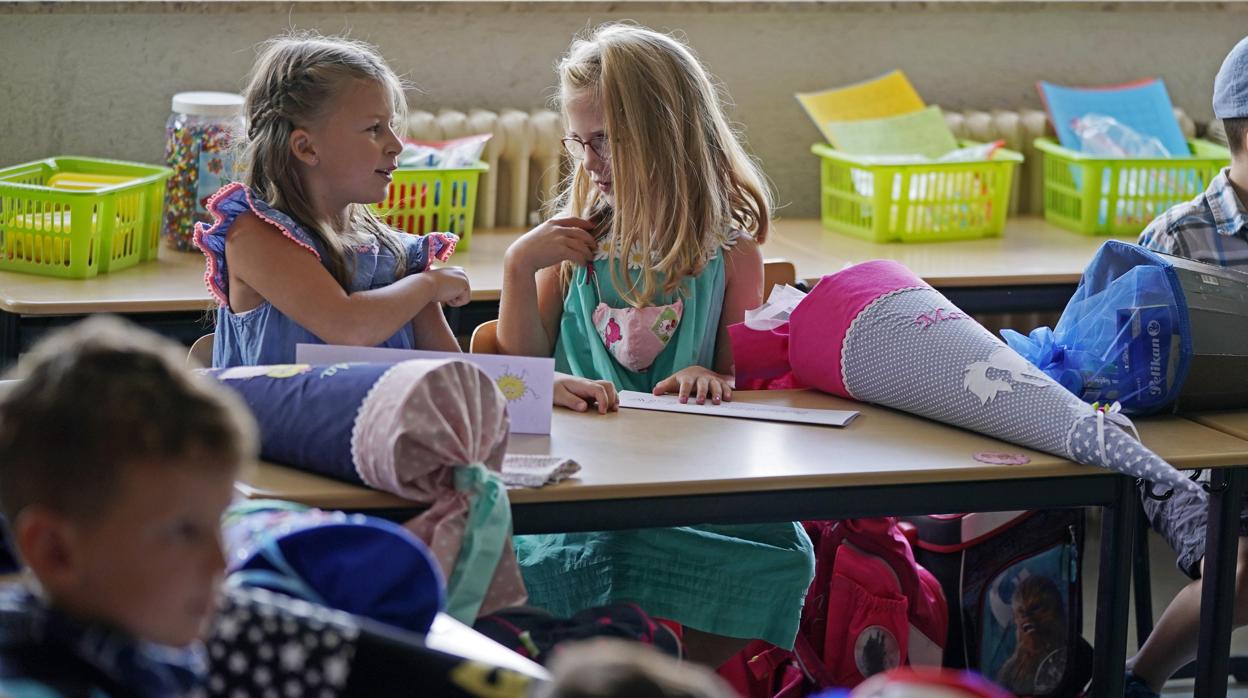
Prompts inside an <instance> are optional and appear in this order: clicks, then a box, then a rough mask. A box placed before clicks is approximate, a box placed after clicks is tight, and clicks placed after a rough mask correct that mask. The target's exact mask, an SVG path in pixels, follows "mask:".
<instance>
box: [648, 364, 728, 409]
mask: <svg viewBox="0 0 1248 698" xmlns="http://www.w3.org/2000/svg"><path fill="white" fill-rule="evenodd" d="M668 393H677V394H678V395H679V397H680V401H681V402H682V403H687V402H689V396H690V395H692V396H694V397H695V398H696V400H697V403H698V404H699V405H704V404H706V399H707V398H708V397H709V398H710V399H711V402H712V403H713V404H716V405H718V404H719V403H720V402H721V401H729V400H732V377H731V376H724V375H720V374H718V373H716V372H714V371H712V370H711V369H709V368H704V367H702V366H690V367H688V368H684V369H681V370H679V371H677V372H676V373H673V374H672V375H671V376H669V377H667V378H664V379H663V380H661V381H659V384H658V385H656V386H654V394H655V395H667V394H668Z"/></svg>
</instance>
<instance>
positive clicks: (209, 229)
mask: <svg viewBox="0 0 1248 698" xmlns="http://www.w3.org/2000/svg"><path fill="white" fill-rule="evenodd" d="M239 189H242V190H243V197H244V198H245V199H246V200H247V208H248V209H250V210H251V212H252V213H253V214H254V215H255V216H256V218H259V219H260V220H262V221H264V222H265V223H268V224H269V225H271V226H273V227H275V228H277V229H278V230H280V231H281V233H282V235H284V236H285V237H287V238H288V239H290V241H291V242H293V243H295V244H296V245H299V246H300V247H302V248H304V249H305V250H307V251H308V252H311V253H312V256H314V257H316V260H317V261H318V262H319V261H321V253H320V252H317V251H316V248H314V247H312V246H311V245H309V244H308V243H306V242H304V241H302V240H300V239H299V238H297V237H295V234H294V233H292V232H290V229H289V228H287V227H286V226H284V225H282V224H281V223H279V222H277V221H275V220H273V219H272V218H269V217H268V216H266V215H265V214H263V213H261V212H260V210H259V209H258V208H256V203H255V201H254V200H252V198H251V190H250V189H248V188H247V185H245V184H243V183H242V182H230V183H229V184H227V185H225V186H224V187H221V188H220V189H218V190H217V192H216V193H215V194H213V195H212V196H210V197H208V202H207V203H206V204H205V206H204V208H206V209H207V210H208V212H209V213H211V214H212V218H213V221H212V225H211V226H205V225H204V224H203V223H196V224H195V232H194V234H193V235H192V236H191V239H192V241H193V242H194V243H195V246H196V247H198V248H199V251H200V252H203V253H204V257H206V258H207V259H208V268H207V270H206V271H205V272H204V284H205V285H207V286H208V291H209V292H210V293H212V295H213V297H214V298H216V299H217V303H219V304H220V305H223V306H226V307H229V305H230V299H229V295H228V294H227V293H226V290H225V289H224V288H221V287H219V286H217V284H216V283H214V281H213V279H215V278H216V276H217V261H216V259H215V258H214V257H213V255H212V253H211V252H209V251H208V250H205V249H204V246H203V245H201V244H200V241H201V240H202V239H203V238H204V236H206V235H209V234H212V233H214V232H215V231H216V229H217V228H218V227H220V225H221V224H222V223H223V222H224V221H225V215H224V214H222V213H221V204H220V203H219V202H220V200H221V199H223V198H225V197H227V196H230V195H231V194H233V193H234V192H236V191H238V190H239ZM237 218H238V217H237V216H235V219H237ZM221 256H222V257H224V256H225V250H224V249H222V250H221Z"/></svg>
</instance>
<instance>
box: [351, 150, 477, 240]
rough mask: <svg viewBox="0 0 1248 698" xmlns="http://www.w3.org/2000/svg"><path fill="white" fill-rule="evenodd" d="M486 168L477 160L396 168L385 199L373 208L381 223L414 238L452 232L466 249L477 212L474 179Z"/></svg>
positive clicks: (475, 182) (475, 181)
mask: <svg viewBox="0 0 1248 698" xmlns="http://www.w3.org/2000/svg"><path fill="white" fill-rule="evenodd" d="M489 169H490V166H489V165H487V164H485V163H484V162H480V161H478V162H477V164H476V165H473V166H471V167H460V168H455V169H441V168H399V169H397V170H395V171H394V174H393V176H392V179H391V180H390V191H389V193H388V194H387V195H386V199H385V200H384V201H382V202H381V203H379V204H375V205H374V206H373V210H374V211H375V212H376V213H377V215H378V216H380V217H381V219H382V221H384V222H385V223H386V225H389V226H390V227H392V228H394V229H396V230H402V231H404V232H407V233H412V234H414V235H424V234H425V233H430V232H440V233H455V234H456V235H458V236H459V246H458V249H460V250H467V249H468V242H469V238H470V236H471V235H472V220H473V218H474V217H475V214H476V210H477V180H478V178H479V177H480V175H481V173H482V172H486V171H488V170H489Z"/></svg>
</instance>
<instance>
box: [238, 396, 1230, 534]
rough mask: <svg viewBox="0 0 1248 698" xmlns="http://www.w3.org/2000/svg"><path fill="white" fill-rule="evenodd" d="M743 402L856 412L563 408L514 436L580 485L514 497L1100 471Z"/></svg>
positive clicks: (1195, 450)
mask: <svg viewBox="0 0 1248 698" xmlns="http://www.w3.org/2000/svg"><path fill="white" fill-rule="evenodd" d="M736 398H737V399H738V400H740V401H748V402H753V403H760V404H781V405H791V406H795V407H814V408H826V409H852V410H858V411H860V412H861V415H860V416H859V417H858V418H857V419H856V420H854V421H853V422H851V423H850V424H849V425H848V426H846V427H843V428H836V427H821V426H808V425H797V424H783V423H777V422H763V421H756V420H739V419H728V418H722V417H706V416H697V415H673V414H670V413H665V412H648V411H641V410H622V411H621V412H619V413H615V414H610V415H606V416H603V415H597V414H578V413H574V412H570V411H567V410H556V411H555V419H554V423H553V429H552V432H553V433H552V435H551V436H548V437H544V436H525V435H517V436H513V437H512V439H511V443H510V445H509V447H508V450H509V451H510V452H513V453H538V454H552V455H559V456H564V457H569V458H572V459H574V460H575V461H577V462H578V463H579V464H580V465H581V468H582V469H581V471H580V472H579V473H578V474H577V477H575V478H573V479H571V480H568V481H565V482H563V483H560V484H557V485H552V486H547V487H543V488H540V489H518V490H512V491H511V492H510V497H511V501H512V502H513V503H516V504H526V503H542V502H569V501H592V500H604V499H622V498H632V497H662V496H679V495H690V494H719V493H729V492H749V491H764V490H773V491H774V490H792V489H816V488H825V487H854V486H867V485H890V484H922V483H926V482H956V481H973V480H1008V479H1015V478H1028V477H1052V476H1087V475H1092V474H1095V473H1098V472H1101V471H1099V470H1098V469H1096V468H1092V467H1089V466H1082V465H1077V464H1074V463H1071V462H1069V461H1066V460H1063V459H1061V458H1058V457H1056V456H1052V455H1049V454H1045V453H1040V452H1037V451H1033V450H1030V449H1025V448H1021V447H1018V446H1013V445H1010V444H1006V443H1003V442H1001V441H998V440H996V439H992V438H989V437H987V436H982V435H979V434H976V433H973V432H969V431H965V430H962V429H957V428H954V427H949V426H946V425H943V424H938V423H936V422H932V421H930V420H926V419H923V418H920V417H915V416H912V415H908V414H904V413H901V412H896V411H893V410H889V409H886V408H882V407H876V406H872V405H866V404H862V403H855V402H851V401H848V400H842V399H839V398H835V397H832V396H830V395H825V394H822V393H817V392H813V391H772V392H766V391H764V392H748V393H747V392H742V393H737V394H736ZM1139 427H1140V431H1141V433H1142V435H1143V437H1144V443H1145V444H1146V445H1148V446H1149V447H1150V448H1152V449H1153V450H1154V451H1156V452H1157V453H1158V454H1159V455H1161V456H1162V457H1163V458H1165V459H1167V460H1168V461H1170V462H1171V463H1173V464H1174V465H1176V466H1178V467H1187V468H1196V467H1217V466H1228V465H1243V464H1245V463H1248V441H1244V440H1241V439H1238V438H1235V437H1233V436H1230V435H1228V434H1224V433H1221V432H1218V431H1216V430H1214V429H1211V428H1209V427H1205V426H1202V425H1199V424H1196V423H1194V422H1191V421H1188V420H1186V419H1182V418H1179V417H1160V418H1150V419H1145V420H1141V421H1140V424H1139ZM1001 451H1005V452H1008V453H1015V454H1023V455H1026V456H1027V457H1028V458H1030V462H1029V463H1027V464H1025V465H989V464H985V463H981V462H979V461H977V460H975V458H974V456H975V454H976V453H981V452H1001ZM238 489H239V491H240V493H242V494H244V495H245V496H248V497H277V498H284V499H292V500H295V501H299V502H303V503H305V504H309V505H312V506H323V507H331V508H332V507H339V508H348V509H355V508H360V509H366V508H398V507H404V506H410V505H409V504H408V503H406V502H404V500H402V499H399V498H398V497H395V496H393V495H390V494H387V493H383V492H376V491H373V490H369V489H366V488H363V487H358V486H355V485H350V484H346V483H340V482H337V481H334V480H330V479H327V478H323V477H319V476H316V475H311V474H307V473H302V472H299V471H297V470H294V469H291V468H286V467H282V466H276V465H269V464H265V465H262V466H260V468H259V469H258V470H256V471H253V472H252V473H250V474H249V475H248V476H247V477H246V478H245V479H244V480H243V481H241V482H240V483H239V484H238Z"/></svg>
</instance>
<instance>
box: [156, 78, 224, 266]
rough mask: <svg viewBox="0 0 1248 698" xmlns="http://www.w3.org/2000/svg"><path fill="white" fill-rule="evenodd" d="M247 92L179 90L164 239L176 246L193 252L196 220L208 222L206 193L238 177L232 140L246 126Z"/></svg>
mask: <svg viewBox="0 0 1248 698" xmlns="http://www.w3.org/2000/svg"><path fill="white" fill-rule="evenodd" d="M242 110H243V96H242V95H238V94H231V93H229V92H179V93H178V94H176V95H174V96H173V113H172V114H171V115H170V116H169V121H168V122H167V123H166V125H165V161H166V163H167V164H168V165H169V167H170V168H172V169H173V176H172V177H170V178H169V183H168V185H167V186H166V189H165V224H164V226H163V227H162V228H161V237H162V238H164V240H165V244H167V245H168V246H169V247H172V248H173V249H175V250H180V251H183V252H189V251H193V250H195V245H194V243H193V242H192V240H191V236H192V235H193V234H194V228H195V223H196V222H210V216H209V215H208V211H207V209H206V208H205V204H206V203H207V202H208V197H210V196H212V195H213V193H215V192H216V191H217V190H218V189H220V188H221V187H222V186H224V185H225V184H226V183H227V182H229V181H231V180H232V179H233V178H234V164H233V157H232V153H231V151H230V142H231V138H232V136H233V134H234V133H237V132H238V131H239V129H241V127H242Z"/></svg>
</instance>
